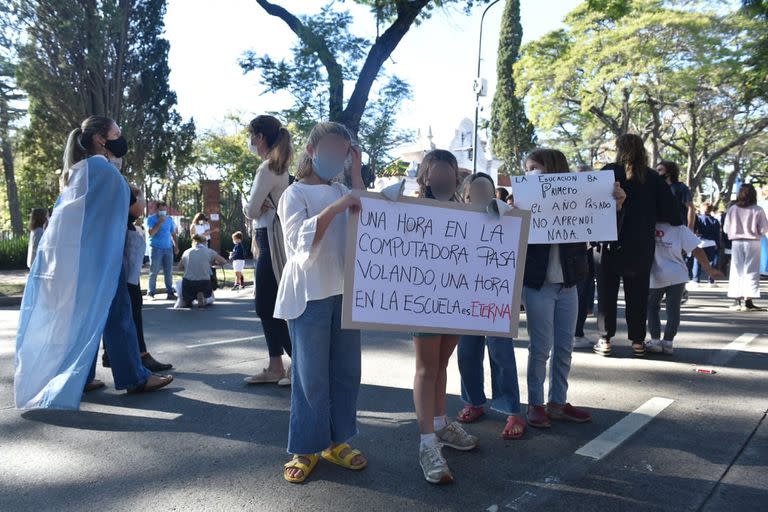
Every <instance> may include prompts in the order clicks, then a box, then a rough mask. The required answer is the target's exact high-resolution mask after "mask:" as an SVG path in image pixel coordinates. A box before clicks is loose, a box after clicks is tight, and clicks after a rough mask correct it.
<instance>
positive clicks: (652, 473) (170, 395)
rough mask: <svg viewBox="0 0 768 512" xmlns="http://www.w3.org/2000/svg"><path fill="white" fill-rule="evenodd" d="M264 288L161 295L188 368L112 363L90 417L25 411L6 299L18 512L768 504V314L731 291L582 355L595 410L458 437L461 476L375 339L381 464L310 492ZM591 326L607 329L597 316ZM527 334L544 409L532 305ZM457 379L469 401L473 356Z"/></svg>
mask: <svg viewBox="0 0 768 512" xmlns="http://www.w3.org/2000/svg"><path fill="white" fill-rule="evenodd" d="M251 292H252V289H248V290H247V291H245V292H241V293H240V294H236V293H231V292H224V293H222V294H220V298H219V300H218V301H217V303H216V305H215V306H214V307H212V308H210V309H208V310H202V311H198V310H193V311H173V310H171V309H170V306H171V304H170V303H169V302H165V301H156V302H150V303H147V304H145V309H144V324H145V331H146V336H147V343H148V345H149V348H150V351H151V352H152V354H153V355H154V356H155V357H156V358H157V359H159V360H162V361H169V362H172V363H173V364H174V365H175V366H176V370H175V371H174V372H173V373H174V375H175V376H176V380H175V381H174V383H173V384H172V385H171V386H170V387H169V388H168V389H166V390H163V391H160V392H157V393H152V394H148V395H132V396H127V395H125V394H124V393H123V392H117V391H115V390H114V388H112V387H111V384H112V377H111V374H110V373H109V372H108V370H105V369H103V368H101V366H99V369H98V372H97V374H98V376H99V377H100V378H102V379H103V380H105V381H106V382H107V384H108V386H109V387H108V388H107V390H105V391H97V392H95V393H92V394H89V395H87V396H86V397H84V399H83V403H82V410H81V411H80V412H63V411H29V412H23V413H22V412H20V411H17V410H15V409H14V408H13V357H14V338H15V332H16V323H17V318H18V311H17V310H16V309H13V308H6V309H0V511H2V512H10V511H14V512H15V511H27V510H29V511H32V510H34V511H48V510H50V511H58V512H64V511H90V510H93V511H97V510H98V511H103V510H108V511H112V510H114V511H136V510H149V509H152V510H172V511H187V510H192V511H197V510H200V511H234V510H255V511H261V510H264V511H289V510H290V511H304V510H313V511H326V510H331V511H335V510H340V511H341V510H343V511H347V510H364V511H366V512H373V511H393V510H408V511H422V510H423V511H427V510H430V511H431V510H440V511H443V510H446V511H447V510H456V511H462V512H466V511H508V510H520V511H538V510H540V511H551V510H571V511H578V510H584V511H613V510H617V511H618V510H621V511H634V510H637V511H655V510H659V511H662V510H664V511H667V510H669V511H672V510H674V511H680V510H691V511H698V510H703V511H728V510H739V511H753V510H755V511H757V510H768V421H766V419H765V416H766V410H767V409H768V379H767V378H766V377H767V376H768V313H766V312H761V313H737V312H732V311H729V310H728V309H727V304H728V302H727V299H726V298H725V292H724V289H723V288H719V289H708V288H707V289H702V290H696V291H692V292H691V300H690V302H689V303H688V304H687V305H686V306H684V309H683V324H682V326H681V333H680V334H679V336H678V339H677V341H676V347H675V350H676V352H675V354H674V356H661V355H653V356H649V357H647V358H645V359H635V358H633V357H632V350H631V347H630V346H629V343H628V342H627V341H626V339H624V338H623V336H624V335H625V331H623V330H622V331H621V332H620V333H619V334H618V336H617V338H616V345H615V348H614V354H615V355H614V356H613V357H611V358H602V357H599V356H597V355H594V354H592V353H591V351H577V352H576V353H575V354H574V358H573V368H572V371H571V378H570V389H569V401H570V402H571V403H573V404H574V405H578V406H583V407H588V408H590V409H591V411H592V413H593V421H592V422H591V423H588V424H582V425H576V424H561V423H555V424H554V425H553V427H552V428H551V429H549V430H536V429H529V430H528V433H527V434H526V436H525V437H524V439H522V440H519V441H504V440H502V439H501V437H500V431H501V429H502V427H503V420H504V418H502V417H501V416H498V415H493V414H492V415H488V416H486V417H485V418H484V419H483V420H481V421H480V422H478V423H476V424H473V425H470V426H468V427H467V429H468V430H469V431H470V432H472V433H474V434H476V435H478V436H479V437H480V447H479V448H478V449H477V450H476V451H473V452H468V453H460V452H455V451H451V450H450V449H448V448H446V449H445V454H446V456H447V459H448V462H449V464H450V466H451V468H452V470H453V471H454V474H455V477H456V482H455V484H454V485H451V486H444V487H435V486H432V485H429V484H428V483H426V482H425V481H424V479H423V477H422V474H421V470H420V468H419V465H418V460H417V449H418V431H417V427H416V421H415V414H414V411H413V401H412V395H411V385H412V380H413V370H414V363H413V355H412V343H411V341H410V338H409V337H408V335H407V334H405V333H403V334H393V333H379V332H364V333H363V386H362V389H361V395H360V401H359V422H360V435H359V437H358V438H357V439H356V440H355V442H354V444H355V446H356V447H358V448H360V449H361V450H363V451H364V452H365V453H366V455H367V456H368V458H369V460H370V465H369V467H368V468H367V469H366V470H365V471H363V472H360V473H351V472H349V471H345V470H343V469H341V468H338V467H335V466H332V465H330V464H327V463H322V462H321V463H320V464H319V465H318V468H317V469H316V470H315V472H314V473H313V474H312V475H311V477H310V479H309V480H308V482H307V483H305V484H303V485H291V484H288V483H286V482H285V481H284V480H283V478H282V474H281V469H282V464H283V463H284V462H286V461H287V458H288V456H287V455H286V452H285V446H286V442H287V425H288V411H289V405H290V390H289V388H278V387H276V386H260V387H248V386H245V385H244V383H243V378H244V377H246V376H248V375H250V374H252V373H255V372H256V371H258V370H259V369H261V368H262V367H263V366H265V365H266V359H267V351H266V346H265V343H264V339H263V336H262V330H261V325H260V323H259V321H258V319H257V318H256V316H255V314H254V313H253V302H252V298H251V296H250V293H251ZM621 322H622V321H621V320H620V324H621ZM587 325H588V329H589V330H590V331H591V332H590V334H591V335H592V336H594V328H595V320H594V318H590V319H589V321H588V324H587ZM521 327H522V328H521V331H520V334H521V336H520V339H519V340H516V341H515V346H516V354H517V361H518V370H519V380H520V387H521V398H522V401H523V402H525V401H526V398H527V391H526V380H525V376H526V368H525V366H526V359H527V345H528V340H527V332H526V330H525V328H524V327H525V316H524V315H523V317H522V326H521ZM620 327H621V328H622V329H623V326H621V325H620ZM487 368H488V365H487V364H486V372H488V369H487ZM700 370H704V371H707V372H708V373H701V372H700ZM712 372H714V373H712ZM486 380H487V383H488V384H487V387H490V384H489V383H490V378H488V379H486ZM448 392H449V393H450V397H449V411H450V413H451V414H455V413H456V412H457V411H458V410H459V409H460V407H461V401H460V399H459V373H458V369H457V366H456V362H455V356H454V360H453V361H452V362H451V365H450V367H449V383H448Z"/></svg>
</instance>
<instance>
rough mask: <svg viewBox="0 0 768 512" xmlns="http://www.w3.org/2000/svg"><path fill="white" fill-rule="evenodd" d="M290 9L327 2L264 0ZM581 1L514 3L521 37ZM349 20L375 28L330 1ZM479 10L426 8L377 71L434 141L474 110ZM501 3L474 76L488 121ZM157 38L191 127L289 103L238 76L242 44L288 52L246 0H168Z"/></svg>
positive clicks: (408, 124)
mask: <svg viewBox="0 0 768 512" xmlns="http://www.w3.org/2000/svg"><path fill="white" fill-rule="evenodd" d="M273 1H274V2H275V3H278V4H280V5H282V6H284V7H285V8H287V9H288V10H290V11H291V12H293V13H294V14H311V13H315V12H318V11H319V9H320V7H321V6H322V5H325V4H326V3H327V2H328V0H273ZM579 3H580V0H546V1H541V0H521V18H522V25H523V42H526V41H530V40H533V39H537V38H538V37H540V36H542V35H544V34H546V33H548V32H550V31H552V30H555V29H557V28H559V27H560V26H561V25H562V19H563V18H564V16H565V15H566V14H567V13H568V12H569V11H571V10H572V9H573V8H574V7H576V6H577V5H578V4H579ZM337 4H338V8H339V9H349V10H350V12H352V14H353V15H354V17H355V26H354V28H353V30H354V32H355V33H356V34H357V35H360V36H363V37H371V38H372V37H373V36H374V35H375V25H374V21H373V17H372V16H371V15H370V14H369V13H368V11H367V9H366V8H364V7H361V6H358V5H356V4H354V3H353V2H351V1H346V2H337ZM484 8H485V6H482V7H477V8H475V9H474V10H473V11H472V13H471V14H470V15H469V16H467V15H465V14H464V12H463V10H461V9H459V8H458V7H452V8H450V9H443V10H439V11H437V12H435V14H434V15H433V16H432V18H431V19H429V20H427V21H426V22H424V23H422V24H421V25H420V26H414V27H412V28H411V30H410V31H409V32H408V34H406V35H405V37H404V38H403V40H402V42H401V43H400V45H399V46H398V48H397V49H396V50H395V52H394V53H393V55H392V58H391V59H390V60H389V61H388V62H387V64H386V65H385V66H386V70H387V72H389V73H391V74H395V75H397V76H399V77H400V78H402V79H404V80H406V81H407V82H408V83H410V85H411V87H412V89H413V99H412V100H410V101H408V102H407V103H406V104H405V105H404V106H403V109H402V111H401V115H400V119H399V125H400V127H401V128H404V129H409V130H413V131H416V130H419V129H421V130H426V129H427V128H428V127H429V126H431V127H432V130H433V133H434V134H435V141H436V142H437V143H438V144H440V143H442V144H447V143H448V141H450V139H451V138H452V137H453V134H454V130H455V129H456V128H457V127H458V124H459V122H460V121H461V119H463V118H465V117H469V118H472V117H473V116H474V105H475V101H474V94H473V92H472V82H473V79H474V77H475V74H476V69H477V42H478V34H479V29H480V18H481V14H482V10H483V9H484ZM503 10H504V2H503V1H501V2H499V3H497V4H496V5H495V6H493V7H491V9H490V10H489V11H488V15H487V16H486V18H485V25H484V34H483V52H482V55H483V62H482V73H481V74H482V76H483V77H484V78H486V79H488V81H489V91H488V97H487V98H485V100H484V104H485V110H484V116H485V117H490V100H491V98H492V97H493V88H494V86H495V76H496V53H497V49H498V38H499V28H500V23H501V15H502V12H503ZM165 23H166V37H167V38H168V40H169V41H170V44H171V49H170V55H169V64H170V67H171V75H170V83H171V87H173V89H174V90H175V91H176V93H177V95H178V101H179V110H180V112H181V113H182V115H183V116H184V117H187V118H188V117H194V119H195V121H196V123H197V126H198V129H199V130H200V131H205V130H211V129H213V130H222V129H223V130H225V131H228V132H231V131H233V130H234V129H235V127H233V126H232V125H231V124H230V123H227V122H226V121H225V118H226V116H227V114H229V113H240V114H242V115H243V116H244V117H245V118H250V117H252V116H255V115H258V114H260V113H263V112H266V111H275V110H280V109H282V108H285V107H287V106H289V105H290V98H289V97H288V96H287V95H286V94H274V93H266V94H264V92H265V88H264V86H263V85H262V84H261V82H260V76H259V73H258V71H254V72H251V73H248V74H246V75H244V74H243V72H242V70H241V69H240V67H239V66H238V64H237V61H238V58H239V57H240V56H241V55H242V54H243V52H244V51H245V50H248V49H251V50H254V51H256V52H257V53H259V54H268V55H270V56H272V57H273V58H276V59H279V58H281V57H287V56H288V55H289V51H290V48H291V47H292V46H293V44H294V43H295V42H296V38H295V36H294V35H293V33H292V32H291V31H290V29H288V27H287V26H286V25H285V24H284V23H283V22H282V20H279V19H277V18H274V17H271V16H269V15H268V14H266V13H265V12H264V11H263V10H262V9H261V7H259V6H258V4H257V3H256V2H255V1H254V0H218V1H216V2H212V1H210V0H169V2H168V11H167V14H166V19H165Z"/></svg>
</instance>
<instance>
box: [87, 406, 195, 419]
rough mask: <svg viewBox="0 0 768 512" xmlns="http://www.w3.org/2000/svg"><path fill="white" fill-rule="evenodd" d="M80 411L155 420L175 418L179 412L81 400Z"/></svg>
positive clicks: (178, 415)
mask: <svg viewBox="0 0 768 512" xmlns="http://www.w3.org/2000/svg"><path fill="white" fill-rule="evenodd" d="M80 411H83V412H93V413H98V414H110V415H116V416H131V417H133V418H150V419H155V420H175V419H176V418H179V417H180V416H181V414H177V413H174V412H165V411H152V410H148V409H134V408H130V407H115V406H113V405H105V404H96V403H93V402H81V403H80Z"/></svg>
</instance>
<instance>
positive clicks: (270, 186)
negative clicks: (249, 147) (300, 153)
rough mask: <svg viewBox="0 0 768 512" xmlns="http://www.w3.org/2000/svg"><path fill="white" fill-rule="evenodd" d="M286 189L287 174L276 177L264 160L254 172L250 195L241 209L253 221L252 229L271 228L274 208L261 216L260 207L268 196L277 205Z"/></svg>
mask: <svg viewBox="0 0 768 512" xmlns="http://www.w3.org/2000/svg"><path fill="white" fill-rule="evenodd" d="M286 188H288V172H284V173H283V174H280V175H277V174H275V173H274V172H272V170H271V169H270V168H269V160H264V162H262V164H261V165H260V166H259V168H258V169H257V170H256V178H254V180H253V185H252V186H251V194H250V196H249V197H248V202H247V203H246V205H245V208H244V209H243V212H244V213H245V216H246V217H248V218H249V219H253V228H254V229H259V228H268V227H270V226H272V220H273V219H274V218H275V210H274V208H272V209H270V210H268V211H266V212H265V213H263V214H262V213H261V207H262V206H263V205H264V203H265V202H267V201H268V199H267V198H268V197H269V196H272V200H273V201H274V202H275V205H277V204H278V203H279V201H280V197H281V196H282V195H283V192H285V189H286Z"/></svg>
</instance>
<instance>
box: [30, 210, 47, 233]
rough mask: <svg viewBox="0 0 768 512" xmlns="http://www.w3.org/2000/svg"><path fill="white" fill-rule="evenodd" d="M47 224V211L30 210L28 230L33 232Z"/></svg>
mask: <svg viewBox="0 0 768 512" xmlns="http://www.w3.org/2000/svg"><path fill="white" fill-rule="evenodd" d="M46 222H48V210H46V209H45V208H32V211H31V212H30V213H29V230H30V231H34V230H36V229H37V228H42V227H43V226H45V223H46Z"/></svg>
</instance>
